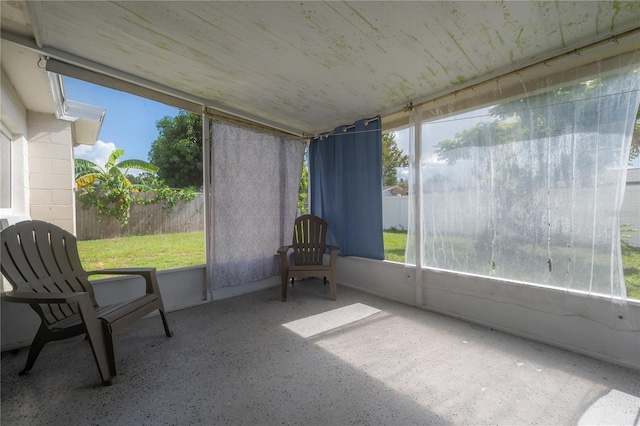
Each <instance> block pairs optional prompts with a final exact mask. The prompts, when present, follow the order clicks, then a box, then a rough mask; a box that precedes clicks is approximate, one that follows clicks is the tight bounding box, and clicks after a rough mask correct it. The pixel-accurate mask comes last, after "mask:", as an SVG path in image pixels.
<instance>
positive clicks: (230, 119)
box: [202, 108, 311, 143]
mask: <svg viewBox="0 0 640 426" xmlns="http://www.w3.org/2000/svg"><path fill="white" fill-rule="evenodd" d="M202 114H203V115H206V116H207V117H210V118H213V119H215V120H220V121H225V122H227V123H232V124H237V125H240V126H244V127H248V128H251V129H254V130H259V131H261V132H266V133H271V134H275V135H281V136H286V137H288V138H295V139H300V140H302V141H304V142H307V143H308V142H309V140H310V138H311V137H310V136H300V135H297V134H295V133H289V132H286V131H284V130H280V129H275V128H273V127H269V126H266V125H264V124H260V123H255V122H251V121H247V120H243V119H242V118H239V117H235V116H233V115H230V114H226V113H223V112H220V111H215V110H212V109H211V108H205V109H204V111H203V112H202Z"/></svg>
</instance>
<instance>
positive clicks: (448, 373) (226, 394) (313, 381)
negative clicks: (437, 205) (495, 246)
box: [1, 280, 640, 426]
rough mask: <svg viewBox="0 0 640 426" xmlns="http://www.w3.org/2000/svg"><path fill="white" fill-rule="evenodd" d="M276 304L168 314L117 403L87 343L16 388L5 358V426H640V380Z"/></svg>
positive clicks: (590, 363) (342, 307)
mask: <svg viewBox="0 0 640 426" xmlns="http://www.w3.org/2000/svg"><path fill="white" fill-rule="evenodd" d="M279 294H280V290H279V289H276V288H274V289H269V290H265V291H260V292H256V293H252V294H249V295H244V296H239V297H236V298H233V299H226V300H222V301H217V302H213V303H209V304H206V305H202V306H198V307H195V308H191V309H186V310H182V311H178V312H173V313H170V314H169V322H170V325H171V327H172V328H173V330H174V332H175V336H174V337H172V338H170V339H168V338H166V337H165V336H164V333H163V330H162V325H161V321H160V319H159V317H157V316H156V317H151V318H147V319H145V320H143V321H141V322H139V323H138V324H136V325H135V326H133V327H131V328H130V329H128V330H127V331H125V332H124V333H123V334H121V335H120V336H119V338H118V346H117V358H118V368H119V376H118V378H117V381H116V383H115V384H114V385H113V386H110V387H103V386H101V385H100V380H99V376H98V372H97V369H96V367H95V364H94V361H93V357H92V356H91V351H90V348H89V346H88V343H87V342H85V341H84V340H83V339H82V338H75V339H72V340H68V341H66V342H55V343H51V344H49V345H47V346H45V348H44V350H43V352H42V354H41V355H40V358H39V359H38V361H37V362H36V364H35V366H34V368H33V370H32V371H31V372H30V373H29V374H28V375H27V376H24V377H19V376H18V374H17V373H18V371H19V370H20V369H21V368H22V366H23V364H24V362H25V360H26V356H27V351H26V350H22V351H20V352H18V353H17V354H16V353H3V354H2V382H1V385H2V388H1V401H2V404H1V422H2V425H3V426H6V425H44V424H53V425H165V424H166V425H236V424H244V425H275V424H278V425H281V424H287V425H288V424H292V425H352V424H366V425H379V424H380V425H382V424H384V425H410V424H421V425H424V424H438V425H449V424H460V425H463V424H468V425H477V424H491V425H527V424H540V425H575V424H615V425H624V424H629V425H633V424H636V425H638V424H640V371H637V370H631V369H628V368H623V367H619V366H615V365H611V364H608V363H605V362H602V361H599V360H595V359H591V358H588V357H585V356H582V355H578V354H574V353H571V352H567V351H565V350H562V349H556V348H554V347H551V346H548V345H545V344H541V343H537V342H533V341H530V340H526V339H523V338H519V337H514V336H510V335H507V334H504V333H501V332H497V331H492V330H490V329H487V328H485V327H481V326H478V325H474V324H470V323H466V322H463V321H459V320H456V319H452V318H448V317H445V316H442V315H438V314H434V313H430V312H426V311H423V310H420V309H417V308H415V307H410V306H406V305H402V304H399V303H395V302H391V301H388V300H384V299H380V298H378V297H375V296H372V295H369V294H366V293H362V292H360V291H356V290H353V289H349V288H346V287H342V286H341V287H339V288H338V301H336V302H331V301H330V300H328V288H327V287H325V286H324V285H323V284H322V283H321V281H318V280H307V281H304V282H301V283H300V284H298V285H296V286H295V287H294V288H293V289H292V290H290V293H289V301H288V302H286V303H282V302H280V300H279ZM334 310H335V311H334ZM329 311H332V312H330V313H327V312H329Z"/></svg>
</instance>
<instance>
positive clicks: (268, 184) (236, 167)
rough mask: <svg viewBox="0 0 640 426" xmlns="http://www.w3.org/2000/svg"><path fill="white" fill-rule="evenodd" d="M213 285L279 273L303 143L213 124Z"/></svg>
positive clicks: (210, 261) (289, 229)
mask: <svg viewBox="0 0 640 426" xmlns="http://www.w3.org/2000/svg"><path fill="white" fill-rule="evenodd" d="M211 140H212V148H211V162H210V164H211V173H212V174H213V178H212V180H211V181H212V185H211V186H212V188H211V194H212V195H211V198H212V199H211V200H210V203H209V205H210V206H211V207H210V209H209V211H210V212H211V213H210V214H212V215H213V220H212V225H211V226H212V229H211V230H210V232H208V238H209V247H210V250H209V259H208V264H209V271H210V277H209V278H210V284H211V289H212V290H213V289H216V288H221V287H229V286H234V285H242V284H246V283H249V282H253V281H257V280H261V279H265V278H268V277H270V276H272V275H275V274H277V273H278V269H277V268H278V264H277V262H276V258H275V254H276V251H277V250H278V248H279V247H280V246H281V245H282V244H283V243H287V244H288V243H290V242H291V233H292V229H293V221H294V219H295V217H296V210H297V195H298V188H299V185H300V177H301V172H302V159H303V153H304V142H303V141H302V140H301V139H299V138H295V137H284V136H281V135H276V134H271V133H265V132H261V131H257V130H254V129H249V128H245V127H241V126H237V125H234V124H229V123H224V122H220V121H216V120H213V121H212V122H211Z"/></svg>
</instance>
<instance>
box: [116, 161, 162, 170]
mask: <svg viewBox="0 0 640 426" xmlns="http://www.w3.org/2000/svg"><path fill="white" fill-rule="evenodd" d="M116 166H117V167H119V168H121V169H137V170H142V171H144V172H150V173H156V172H157V171H158V170H159V169H158V166H156V165H154V164H151V163H148V162H146V161H144V160H123V161H121V162H119V163H118V164H116Z"/></svg>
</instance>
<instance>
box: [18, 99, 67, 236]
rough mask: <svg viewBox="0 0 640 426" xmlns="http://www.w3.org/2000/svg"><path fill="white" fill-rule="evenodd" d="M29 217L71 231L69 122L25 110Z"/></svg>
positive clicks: (53, 116)
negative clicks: (27, 144) (29, 191)
mask: <svg viewBox="0 0 640 426" xmlns="http://www.w3.org/2000/svg"><path fill="white" fill-rule="evenodd" d="M28 133H29V168H30V170H31V174H30V176H29V186H30V189H31V202H30V204H31V209H30V213H31V218H32V219H38V220H44V221H47V222H51V223H54V224H56V225H58V226H60V227H62V228H64V229H66V230H67V231H69V232H71V233H75V200H74V197H73V181H74V179H73V177H74V175H73V148H72V146H73V139H72V138H73V134H72V130H71V123H70V122H67V121H61V120H58V119H57V118H56V116H55V115H53V114H44V113H37V112H32V111H29V112H28Z"/></svg>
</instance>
